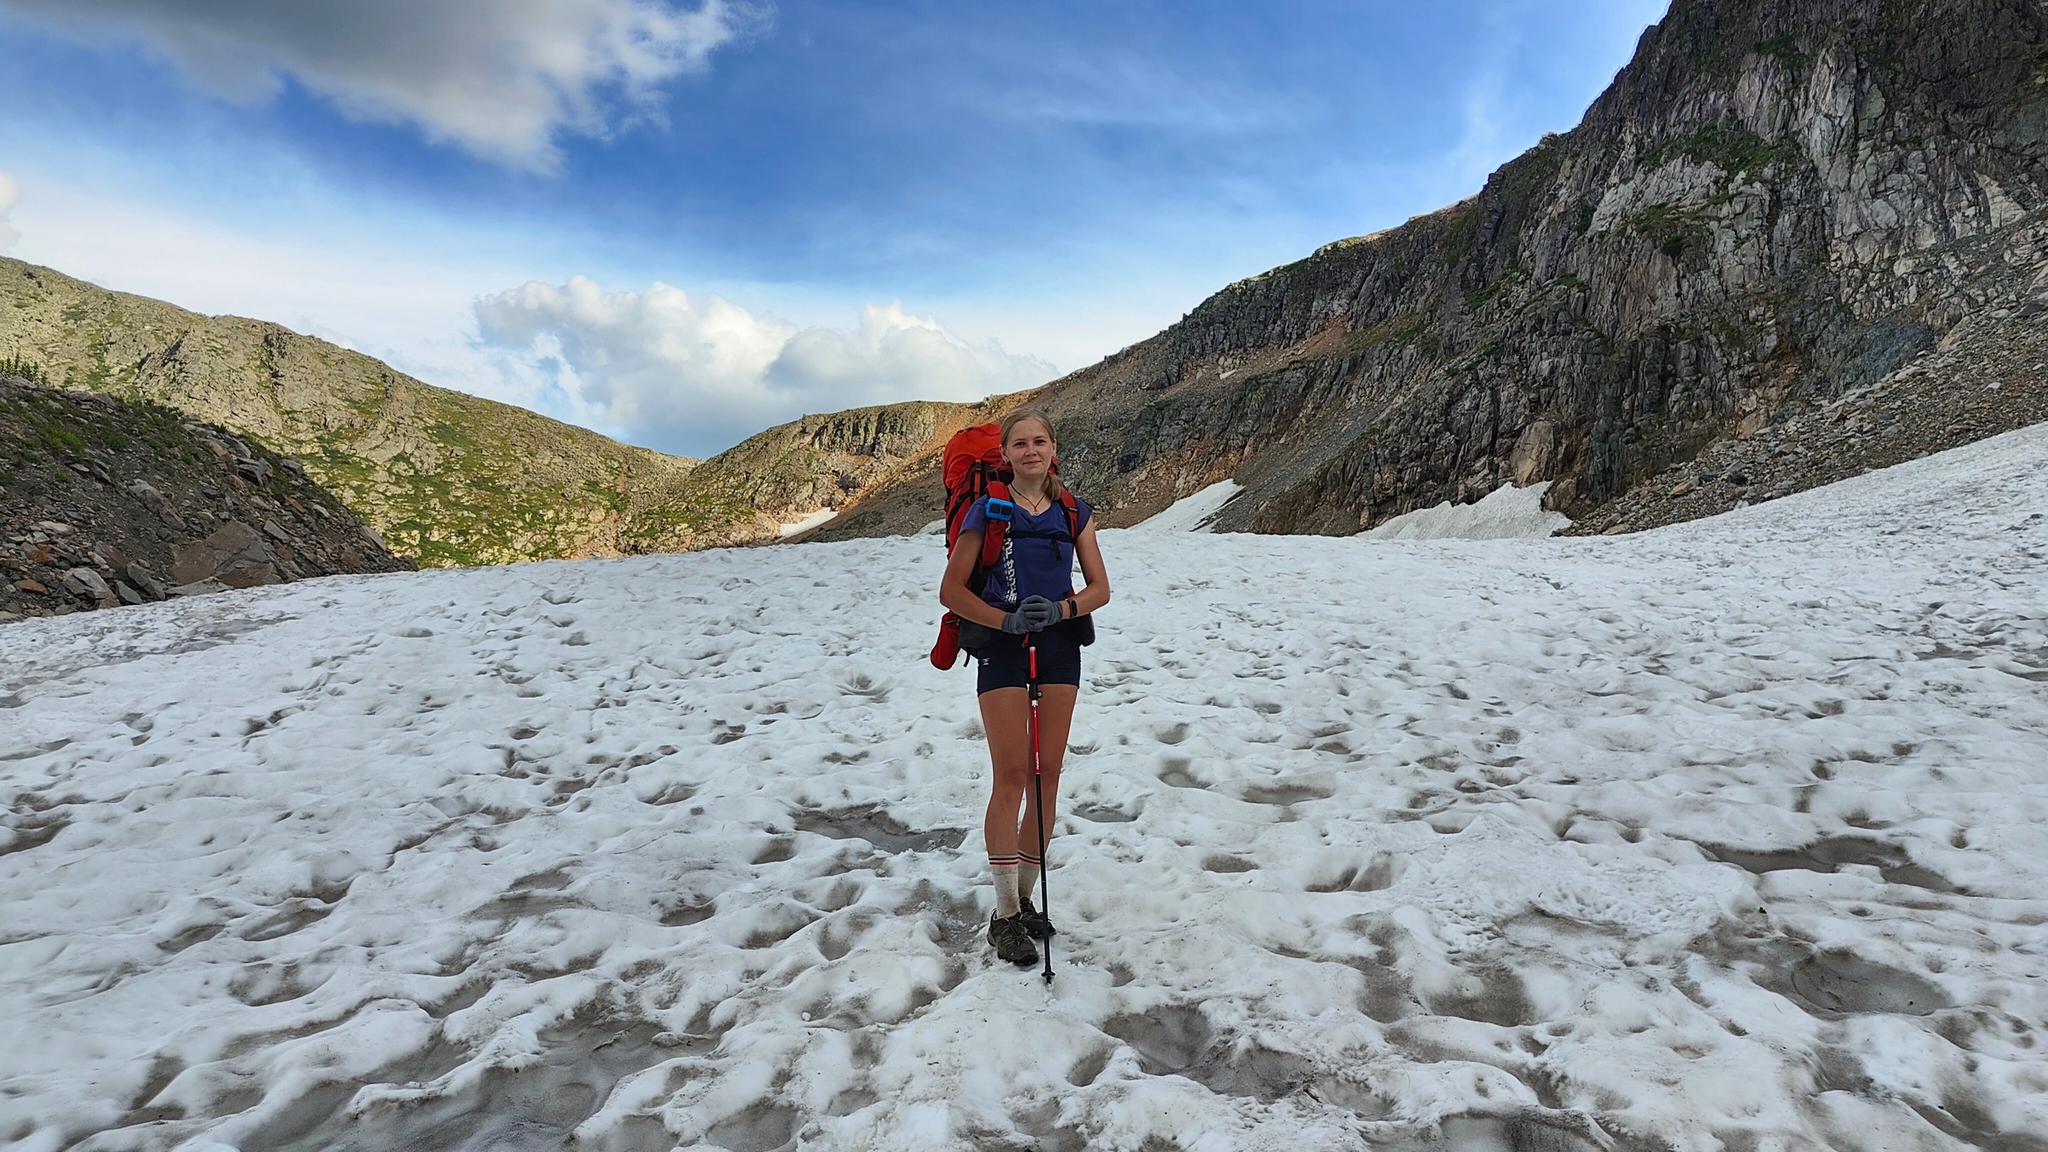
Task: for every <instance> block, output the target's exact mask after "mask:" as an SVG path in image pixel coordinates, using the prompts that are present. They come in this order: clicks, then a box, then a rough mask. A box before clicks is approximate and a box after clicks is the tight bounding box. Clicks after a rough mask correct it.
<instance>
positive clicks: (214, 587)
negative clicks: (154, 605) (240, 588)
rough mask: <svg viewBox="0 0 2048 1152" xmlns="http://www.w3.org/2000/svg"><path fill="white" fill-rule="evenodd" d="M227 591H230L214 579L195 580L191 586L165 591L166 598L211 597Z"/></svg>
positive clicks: (184, 585) (186, 585)
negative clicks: (216, 593)
mask: <svg viewBox="0 0 2048 1152" xmlns="http://www.w3.org/2000/svg"><path fill="white" fill-rule="evenodd" d="M227 591H230V589H229V588H228V586H227V585H225V584H223V583H221V582H220V581H218V580H215V579H213V578H212V577H208V578H206V579H204V580H195V581H193V582H192V583H190V584H180V585H178V586H177V587H175V588H167V589H165V590H164V596H165V597H166V598H170V597H174V596H210V595H212V594H213V593H215V592H227Z"/></svg>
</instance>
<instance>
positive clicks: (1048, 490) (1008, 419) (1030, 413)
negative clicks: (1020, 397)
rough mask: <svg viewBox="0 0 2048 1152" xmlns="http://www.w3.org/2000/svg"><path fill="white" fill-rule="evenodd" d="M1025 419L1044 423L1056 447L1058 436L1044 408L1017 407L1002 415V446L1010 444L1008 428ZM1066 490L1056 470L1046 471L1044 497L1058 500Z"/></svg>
mask: <svg viewBox="0 0 2048 1152" xmlns="http://www.w3.org/2000/svg"><path fill="white" fill-rule="evenodd" d="M1026 420H1036V421H1038V422H1039V423H1040V424H1042V425H1044V426H1045V435H1046V437H1047V438H1048V439H1050V440H1051V441H1052V442H1053V445H1054V447H1058V445H1059V442H1060V438H1059V436H1058V434H1057V433H1055V432H1054V431H1053V430H1052V417H1050V416H1047V415H1046V414H1045V409H1043V408H1019V409H1017V410H1016V411H1015V412H1012V413H1010V414H1009V415H1008V416H1005V417H1003V424H1002V433H1001V435H1002V438H1003V439H1002V444H1003V447H1004V448H1008V447H1009V446H1010V430H1011V429H1012V428H1015V427H1016V426H1017V425H1019V424H1022V423H1023V422H1024V421H1026ZM1053 459H1054V460H1055V461H1057V460H1058V459H1059V457H1058V456H1054V457H1053ZM1066 490H1067V485H1066V482H1065V481H1063V480H1061V479H1060V474H1059V473H1058V472H1047V473H1046V474H1045V498H1046V499H1048V500H1058V499H1059V498H1060V493H1062V492H1064V491H1066Z"/></svg>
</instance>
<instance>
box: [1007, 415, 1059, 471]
mask: <svg viewBox="0 0 2048 1152" xmlns="http://www.w3.org/2000/svg"><path fill="white" fill-rule="evenodd" d="M1057 452H1058V449H1057V447H1056V446H1055V445H1054V444H1053V442H1052V429H1050V428H1047V427H1046V426H1045V424H1044V423H1043V422H1042V421H1038V420H1019V421H1017V423H1016V425H1015V426H1014V427H1012V428H1011V429H1010V435H1009V438H1008V439H1006V440H1004V441H1003V459H1004V460H1006V461H1008V462H1009V465H1010V470H1011V471H1012V472H1015V473H1016V474H1017V475H1019V476H1043V475H1045V474H1046V473H1047V472H1049V471H1051V469H1052V461H1053V457H1054V456H1055V455H1056V454H1057Z"/></svg>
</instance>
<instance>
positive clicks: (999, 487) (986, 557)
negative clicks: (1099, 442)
mask: <svg viewBox="0 0 2048 1152" xmlns="http://www.w3.org/2000/svg"><path fill="white" fill-rule="evenodd" d="M942 459H943V460H944V465H943V475H944V476H945V480H946V555H948V556H951V555H952V554H953V543H954V541H956V540H958V539H959V538H960V523H961V521H963V520H965V519H967V510H968V509H969V508H972V507H974V505H975V503H976V502H977V501H979V500H980V499H981V498H982V497H984V496H986V497H988V498H989V503H990V506H991V510H994V509H996V508H999V507H1013V505H1011V504H1010V480H1011V472H1010V466H1009V465H1007V464H1005V463H1003V430H1002V425H1000V424H976V425H973V426H972V427H968V428H962V429H961V430H960V431H958V432H955V433H953V438H952V439H951V440H948V441H946V454H945V456H944V457H943V458H942ZM1052 470H1053V472H1054V474H1058V472H1059V470H1060V465H1059V461H1057V460H1055V461H1053V465H1052ZM1060 507H1062V508H1064V509H1065V510H1066V513H1067V539H1068V540H1072V539H1073V538H1074V537H1076V536H1079V535H1080V534H1081V509H1080V507H1079V506H1078V505H1076V504H1075V502H1074V494H1073V493H1072V492H1070V491H1068V490H1067V489H1066V487H1065V486H1064V485H1062V486H1061V488H1060ZM1009 526H1010V524H1009V520H1008V518H1007V517H1000V518H999V517H996V516H991V517H989V521H988V527H987V528H986V529H984V530H983V531H982V534H981V555H980V556H977V557H975V560H974V569H973V570H972V571H971V572H969V573H968V574H967V589H968V591H970V592H973V593H974V594H975V595H977V596H979V595H981V588H982V585H983V584H985V583H987V582H988V573H989V569H990V568H993V567H994V566H995V562H996V560H997V559H999V558H1000V557H1001V556H1002V554H1003V539H1004V537H1005V536H1006V535H1007V534H1008V530H1009ZM1017 535H1019V536H1022V535H1025V534H1024V533H1021V532H1020V533H1018V534H1017ZM1034 535H1035V534H1034ZM960 623H961V621H960V617H958V616H955V615H954V614H953V613H951V612H948V613H946V615H945V618H944V619H942V620H940V621H939V640H938V643H936V644H934V645H932V667H934V668H941V669H943V668H951V667H953V665H954V662H955V661H957V660H958V659H959V658H960Z"/></svg>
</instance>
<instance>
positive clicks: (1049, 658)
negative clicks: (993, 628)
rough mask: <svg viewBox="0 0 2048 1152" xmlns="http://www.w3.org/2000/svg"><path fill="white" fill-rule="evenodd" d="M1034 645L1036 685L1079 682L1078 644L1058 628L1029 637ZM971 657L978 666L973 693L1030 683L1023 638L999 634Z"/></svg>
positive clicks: (1065, 630) (1079, 653)
mask: <svg viewBox="0 0 2048 1152" xmlns="http://www.w3.org/2000/svg"><path fill="white" fill-rule="evenodd" d="M1033 640H1034V641H1035V642H1036V643H1037V645H1038V682H1039V683H1040V684H1072V685H1075V686H1076V687H1078V686H1079V685H1080V683H1081V645H1080V643H1079V642H1077V641H1076V640H1075V639H1074V638H1073V637H1071V636H1069V635H1068V634H1067V629H1065V628H1061V627H1054V628H1047V629H1046V630H1045V631H1043V632H1038V633H1034V634H1033ZM974 658H975V659H976V660H978V661H979V662H980V664H981V667H980V670H979V671H978V672H976V673H975V677H974V694H975V695H976V696H979V695H981V694H982V693H983V692H987V691H990V690H992V689H996V688H1023V687H1026V686H1028V684H1029V682H1030V676H1029V672H1030V669H1031V665H1030V663H1029V659H1030V657H1029V655H1028V654H1027V653H1026V652H1025V650H1024V637H1022V636H1011V635H1008V634H999V635H998V636H997V637H996V638H995V639H994V640H992V641H990V642H989V643H988V644H987V645H985V646H983V647H981V648H977V649H975V651H974Z"/></svg>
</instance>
